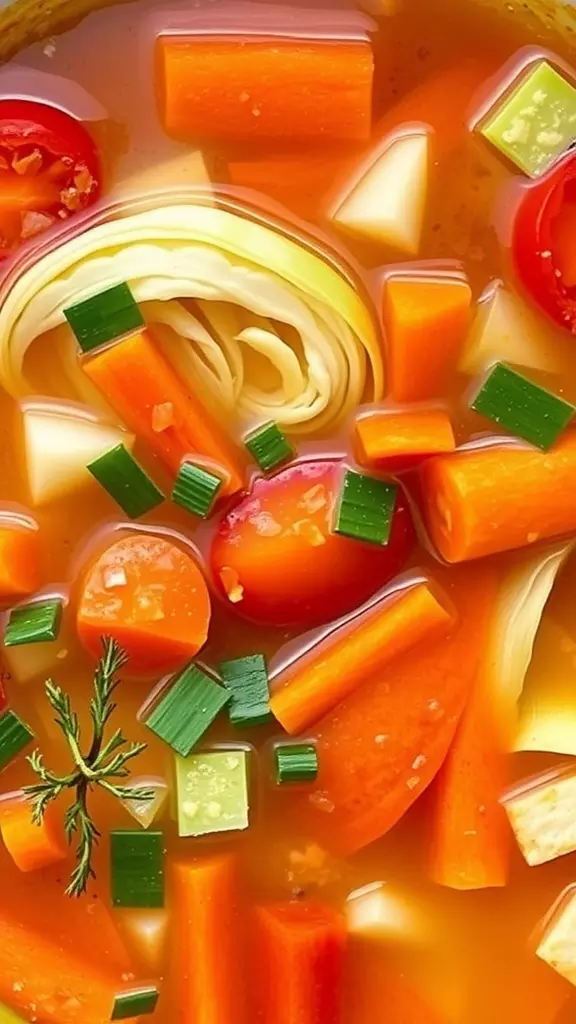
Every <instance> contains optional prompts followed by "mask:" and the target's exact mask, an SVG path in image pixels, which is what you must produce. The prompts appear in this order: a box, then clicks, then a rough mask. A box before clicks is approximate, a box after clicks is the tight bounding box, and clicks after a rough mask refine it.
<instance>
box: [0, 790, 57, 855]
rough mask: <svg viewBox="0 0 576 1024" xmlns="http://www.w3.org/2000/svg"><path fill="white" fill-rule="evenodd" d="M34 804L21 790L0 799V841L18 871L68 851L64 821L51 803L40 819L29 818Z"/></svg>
mask: <svg viewBox="0 0 576 1024" xmlns="http://www.w3.org/2000/svg"><path fill="white" fill-rule="evenodd" d="M32 811H33V807H32V804H31V803H30V801H29V800H27V799H26V797H25V796H24V794H23V793H14V794H12V795H11V796H10V797H9V798H5V799H3V800H2V801H0V832H1V833H2V841H3V843H4V846H5V847H6V849H7V850H8V853H9V854H10V856H11V857H12V860H13V861H14V863H15V864H16V867H18V868H20V871H36V870H37V869H38V868H44V867H46V866H47V865H48V864H56V863H57V862H58V861H60V860H64V859H65V858H66V855H67V846H66V839H65V836H64V823H63V821H62V817H61V815H60V813H59V811H58V809H57V808H56V806H55V805H54V804H48V807H47V808H46V811H45V813H44V816H43V818H42V823H41V824H40V825H37V824H36V823H35V822H34V821H33V820H32Z"/></svg>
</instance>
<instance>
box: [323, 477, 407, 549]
mask: <svg viewBox="0 0 576 1024" xmlns="http://www.w3.org/2000/svg"><path fill="white" fill-rule="evenodd" d="M397 492H398V488H397V487H396V485H395V484H392V483H389V482H387V481H386V480H378V479H376V478H375V477H372V476H367V475H366V474H365V473H355V472H354V471H353V470H351V469H347V470H346V473H345V474H344V480H343V482H342V489H341V492H340V497H339V500H338V502H337V505H336V514H335V521H334V527H333V530H334V533H340V534H343V536H345V537H353V538H354V539H355V540H365V541H369V542H370V543H371V544H387V543H388V541H389V539H390V530H391V528H392V519H393V516H394V506H395V504H396V495H397Z"/></svg>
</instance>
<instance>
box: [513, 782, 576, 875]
mask: <svg viewBox="0 0 576 1024" xmlns="http://www.w3.org/2000/svg"><path fill="white" fill-rule="evenodd" d="M503 802H504V808H505V810H506V813H507V815H508V818H509V820H510V824H511V825H512V829H513V830H514V835H515V836H516V841H517V843H518V845H519V847H520V850H521V851H522V854H523V855H524V858H525V860H526V861H527V862H528V864H530V865H532V866H533V865H535V864H545V863H546V862H547V861H550V860H555V859H556V858H557V857H563V856H564V855H565V854H567V853H572V852H573V851H574V850H576V772H575V771H574V770H573V769H572V768H571V767H570V765H568V766H567V767H565V768H561V769H557V770H555V771H552V772H543V773H542V774H541V775H534V776H533V777H532V778H530V779H526V780H525V782H524V783H521V784H520V785H519V786H517V787H515V788H514V789H513V790H511V791H509V792H508V793H507V794H505V796H504V798H503Z"/></svg>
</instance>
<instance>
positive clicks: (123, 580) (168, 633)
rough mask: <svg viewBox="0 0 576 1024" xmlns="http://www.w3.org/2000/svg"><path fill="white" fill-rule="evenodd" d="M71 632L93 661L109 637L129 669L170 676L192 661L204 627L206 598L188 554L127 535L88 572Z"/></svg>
mask: <svg viewBox="0 0 576 1024" xmlns="http://www.w3.org/2000/svg"><path fill="white" fill-rule="evenodd" d="M76 621H77V628H78V635H79V637H80V640H81V641H82V643H83V644H84V646H85V647H86V649H87V650H88V651H90V653H91V654H92V655H93V656H94V657H95V658H97V657H99V656H100V653H101V650H102V636H112V637H114V638H115V639H116V640H117V641H118V643H119V644H120V646H121V647H122V648H123V650H125V651H126V653H127V654H128V657H129V659H130V670H131V671H135V672H169V671H173V670H174V669H176V668H179V667H180V666H181V665H183V664H185V663H186V662H187V661H189V660H190V658H193V657H194V655H195V654H197V653H198V651H199V650H200V648H201V647H202V646H203V645H204V643H205V641H206V637H207V634H208V626H209V624H210V595H209V593H208V588H207V586H206V583H205V581H204V577H203V575H202V572H201V571H200V569H199V567H198V565H197V563H196V562H195V561H194V559H193V558H192V556H191V555H190V554H188V553H187V552H185V551H182V550H181V549H180V548H179V547H177V546H176V545H175V544H172V543H171V542H170V541H168V540H165V539H164V538H163V537H160V536H157V535H154V534H147V533H129V534H127V535H126V536H124V537H122V539H121V540H118V541H116V542H115V543H114V544H111V545H110V546H109V547H107V548H106V549H105V550H104V551H103V552H102V554H101V555H100V556H99V557H98V558H97V559H96V561H95V562H93V563H92V564H91V565H90V566H89V567H88V569H87V571H86V573H85V575H84V578H83V580H82V589H81V593H80V597H79V602H78V612H77V620H76Z"/></svg>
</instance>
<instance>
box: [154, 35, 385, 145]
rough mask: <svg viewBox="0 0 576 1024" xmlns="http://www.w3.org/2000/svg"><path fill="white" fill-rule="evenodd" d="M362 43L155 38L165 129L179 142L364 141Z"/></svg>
mask: <svg viewBox="0 0 576 1024" xmlns="http://www.w3.org/2000/svg"><path fill="white" fill-rule="evenodd" d="M373 71H374V62H373V57H372V49H371V47H370V44H369V43H368V41H363V40H353V41H350V42H347V41H342V40H341V39H338V40H336V39H332V40H331V39H322V40H314V39H286V38H280V37H278V38H275V39H274V38H271V39H269V40H266V39H262V38H261V37H260V38H253V39H250V38H249V37H246V36H245V37H244V38H234V37H232V36H228V37H220V38H214V37H213V38H207V37H206V36H205V35H200V34H197V35H190V36H186V35H178V36H170V35H164V36H160V37H159V38H158V40H157V44H156V84H157V95H158V103H159V108H160V117H161V120H162V123H163V125H164V128H165V131H166V132H167V133H168V134H169V135H173V136H176V137H177V138H179V139H183V140H184V141H194V142H197V141H198V140H199V139H203V140H211V141H219V142H221V141H224V142H238V141H245V140H258V139H260V140H271V139H280V140H282V142H296V141H299V140H304V139H312V140H314V141H318V140H319V139H322V142H323V143H325V142H326V141H329V140H331V139H332V140H343V141H353V140H355V139H367V138H368V136H369V134H370V126H371V109H372V77H373Z"/></svg>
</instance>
